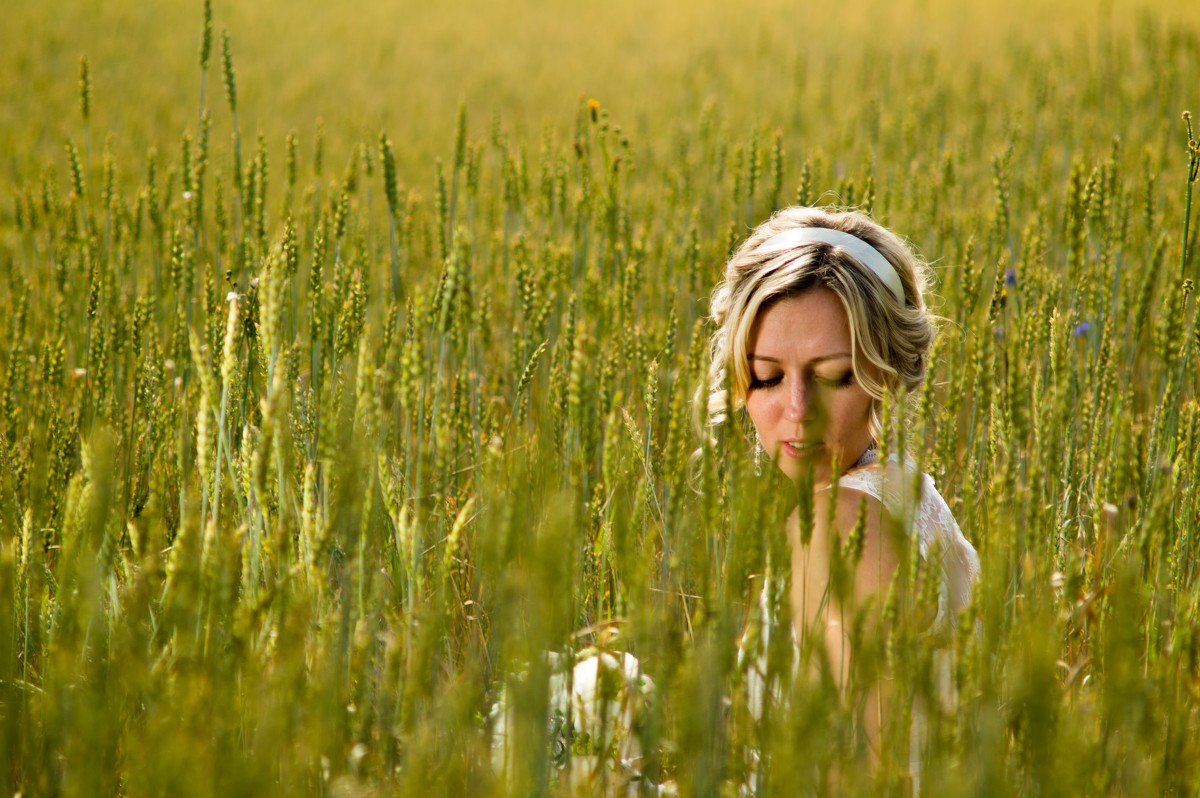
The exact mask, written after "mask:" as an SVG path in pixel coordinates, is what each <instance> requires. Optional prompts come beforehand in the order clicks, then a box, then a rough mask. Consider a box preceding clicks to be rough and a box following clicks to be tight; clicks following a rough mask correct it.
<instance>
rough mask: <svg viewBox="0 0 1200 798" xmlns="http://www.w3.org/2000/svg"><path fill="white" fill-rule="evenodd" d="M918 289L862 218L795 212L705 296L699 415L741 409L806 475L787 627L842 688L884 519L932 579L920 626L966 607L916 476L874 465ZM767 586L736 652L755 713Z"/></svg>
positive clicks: (913, 359) (922, 331) (923, 346)
mask: <svg viewBox="0 0 1200 798" xmlns="http://www.w3.org/2000/svg"><path fill="white" fill-rule="evenodd" d="M924 289H925V269H924V266H923V264H921V263H920V262H919V261H918V260H917V259H916V258H915V257H914V255H913V254H912V252H911V251H910V250H909V249H908V247H907V246H905V244H904V242H903V241H901V240H900V239H899V238H898V237H897V236H896V235H895V234H893V233H892V232H890V231H888V230H887V229H885V228H883V227H881V226H880V225H878V224H876V223H875V222H873V221H872V220H871V219H869V218H868V217H866V216H865V215H863V214H861V213H856V212H830V211H825V210H821V209H817V208H799V207H797V208H788V209H785V210H782V211H780V212H778V213H776V214H775V215H774V216H773V217H772V218H771V219H769V220H768V221H767V222H765V223H763V224H762V225H760V226H759V227H758V228H757V229H756V230H755V231H754V232H753V233H752V234H751V235H750V237H749V238H748V239H747V240H746V241H745V243H743V244H742V245H741V246H740V247H739V248H738V250H737V251H736V252H735V253H734V255H733V257H732V258H731V259H730V260H729V263H728V264H727V265H726V268H725V274H724V279H723V280H722V282H721V284H720V285H719V286H718V287H717V289H716V291H715V292H714V294H713V299H712V307H711V313H712V319H713V321H714V322H715V323H716V326H717V331H716V333H715V335H714V337H713V344H712V355H713V357H712V364H711V367H710V371H709V385H708V396H707V401H706V407H707V417H708V423H709V424H710V425H714V426H715V425H717V424H720V423H722V422H723V421H724V415H725V413H726V412H727V411H726V408H729V407H732V408H733V409H734V411H735V412H740V411H741V410H744V411H745V413H746V414H747V415H748V416H749V420H750V422H751V423H752V425H753V428H754V432H755V435H756V437H757V442H756V447H757V449H758V451H759V452H760V454H761V455H763V456H766V457H769V458H770V459H771V460H772V461H773V462H774V463H776V465H777V466H778V467H779V469H780V470H781V471H782V472H783V473H784V474H785V475H787V477H789V478H790V479H791V480H792V481H793V482H795V483H797V484H798V485H800V486H807V485H810V484H811V486H812V490H813V512H812V517H811V526H810V525H809V523H808V522H805V523H803V524H802V523H801V520H800V518H799V513H798V512H796V511H793V512H792V513H791V515H790V516H789V518H788V522H787V536H788V541H789V543H790V545H791V552H792V562H791V582H792V590H791V596H790V602H791V609H792V618H793V623H794V629H793V631H794V634H795V638H796V640H797V641H798V642H800V643H801V644H802V645H803V644H805V643H812V644H816V645H818V646H821V645H823V646H824V651H825V654H826V657H825V659H824V662H826V663H828V668H829V670H830V671H831V672H832V675H833V677H834V678H835V679H836V681H837V682H838V683H839V684H842V685H845V684H846V682H847V680H848V679H849V676H850V674H851V669H852V667H853V663H854V652H853V651H852V650H851V647H850V634H849V632H848V631H847V630H848V628H849V626H850V619H852V618H854V617H855V615H856V613H858V612H859V611H860V609H863V608H865V609H866V611H867V616H866V617H867V618H868V624H873V625H874V627H875V629H876V630H878V629H880V628H881V626H882V624H883V617H882V607H883V604H884V597H885V596H886V595H887V593H888V590H889V588H890V586H891V584H892V580H893V577H894V576H895V575H896V572H897V566H898V564H899V563H900V561H901V559H902V555H903V552H902V551H901V548H902V547H903V546H904V545H905V544H904V540H905V539H904V538H903V537H902V536H901V537H898V536H897V535H895V534H892V530H895V529H901V530H905V531H908V532H909V533H910V537H909V538H908V539H909V540H912V541H914V542H915V543H916V544H917V553H918V555H919V556H920V557H921V558H922V561H923V562H922V565H923V566H925V568H924V569H923V570H924V571H925V572H926V573H928V574H929V576H928V577H927V578H936V579H937V580H938V608H937V613H936V618H935V619H934V621H933V622H932V627H933V628H935V629H936V628H939V627H944V626H945V625H947V624H948V623H949V622H950V621H951V619H953V618H955V617H956V616H957V613H958V611H959V610H960V609H962V608H963V607H964V606H965V605H966V604H967V603H968V602H969V600H970V596H971V589H972V585H973V583H974V581H975V579H976V578H977V575H978V573H979V558H978V556H977V554H976V553H975V550H974V548H972V546H971V544H970V543H969V542H968V541H967V540H966V539H965V538H964V537H963V536H962V533H961V532H960V530H959V528H958V525H957V524H956V523H955V521H954V518H953V516H952V515H951V513H950V510H949V508H948V507H947V506H946V503H945V501H944V500H943V499H942V497H941V495H940V494H939V493H938V492H937V489H936V488H935V487H934V484H933V481H932V480H931V479H930V477H929V476H928V475H926V474H917V473H915V469H914V468H913V467H912V465H911V463H910V462H908V461H907V460H904V461H902V460H901V459H900V458H895V457H893V458H890V460H889V462H887V463H879V462H878V454H877V452H878V443H879V441H880V438H881V435H882V423H881V416H882V407H883V400H884V396H885V394H890V395H892V396H900V395H905V394H911V393H912V392H913V391H915V390H916V389H917V388H918V387H919V386H920V385H921V383H922V381H923V380H924V378H925V373H926V369H927V367H928V356H929V349H930V346H931V344H932V342H933V338H934V332H935V331H934V327H933V320H932V317H931V316H930V314H929V312H928V311H927V309H926V306H925V302H924V298H923V292H924ZM727 392H731V395H727ZM839 473H840V476H838V475H839ZM810 479H811V482H809V480H810ZM835 482H836V486H837V487H836V490H834V489H833V485H834V483H835ZM918 485H919V491H918V490H914V488H916V487H917V486H918ZM860 507H863V508H865V513H864V514H863V515H862V518H863V520H864V521H865V524H863V525H861V526H859V518H860ZM856 526H859V529H858V531H857V533H856V532H855V528H856ZM802 527H804V528H802ZM851 544H853V545H851ZM847 548H851V549H854V550H855V551H856V552H858V553H859V556H858V560H857V562H858V564H857V567H856V568H855V569H854V572H853V576H852V577H851V578H850V580H849V584H844V583H842V585H841V587H840V588H839V585H838V584H837V580H831V578H830V563H831V557H832V556H833V553H834V552H835V551H845V550H846V549H847ZM914 589H915V588H914ZM766 596H767V591H766V590H764V596H763V602H762V603H763V610H764V612H763V618H762V620H763V621H764V623H763V628H762V630H761V634H755V635H750V636H749V637H752V638H753V639H754V640H756V641H757V642H758V646H759V650H757V651H743V652H742V654H743V660H744V661H745V662H746V663H747V664H748V665H749V668H750V672H749V674H748V687H749V694H750V702H751V709H752V711H754V712H755V714H756V715H759V714H760V713H761V706H762V703H761V702H762V699H763V684H764V683H763V682H762V678H763V676H764V674H763V673H762V672H761V667H762V664H763V663H764V662H765V660H764V659H763V657H762V652H763V650H765V645H764V641H765V639H766V635H767V634H769V631H770V625H771V624H770V619H771V618H772V617H773V615H774V614H773V613H772V612H771V611H770V609H771V608H770V606H769V602H768V601H767V598H766ZM881 693H882V688H881V687H879V686H878V685H876V688H875V689H873V690H871V691H869V692H868V695H867V698H866V704H865V706H863V707H862V711H861V715H860V717H861V721H862V728H863V730H864V732H865V734H866V738H867V742H868V744H869V745H870V746H871V747H872V748H873V749H875V748H876V746H877V745H878V739H879V734H880V731H881V724H883V723H884V722H886V718H885V715H884V711H883V704H884V702H883V701H882V700H881V698H882V695H881ZM755 704H757V706H755Z"/></svg>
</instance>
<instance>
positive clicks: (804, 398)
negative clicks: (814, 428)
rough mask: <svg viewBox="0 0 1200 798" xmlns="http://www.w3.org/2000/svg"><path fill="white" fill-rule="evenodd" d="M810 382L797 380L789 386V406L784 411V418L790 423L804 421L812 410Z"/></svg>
mask: <svg viewBox="0 0 1200 798" xmlns="http://www.w3.org/2000/svg"><path fill="white" fill-rule="evenodd" d="M809 387H810V386H809V385H808V380H805V379H803V378H797V379H794V380H790V381H789V384H788V396H787V406H786V407H785V408H784V409H783V417H784V418H785V419H787V420H788V421H795V422H799V421H803V420H804V419H805V418H807V417H808V416H809V413H810V411H811V410H812V407H811V403H812V397H811V395H810V393H809Z"/></svg>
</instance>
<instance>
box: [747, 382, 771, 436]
mask: <svg viewBox="0 0 1200 798" xmlns="http://www.w3.org/2000/svg"><path fill="white" fill-rule="evenodd" d="M771 408H772V406H771V401H770V399H769V398H768V397H766V396H765V395H764V394H762V393H761V392H760V393H754V394H751V395H750V396H748V397H747V398H746V414H747V415H748V416H750V422H751V423H752V424H754V428H755V430H756V431H758V432H762V430H763V427H764V426H766V425H768V424H769V423H770V420H771V414H772V409H771Z"/></svg>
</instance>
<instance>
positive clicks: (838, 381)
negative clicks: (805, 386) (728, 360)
mask: <svg viewBox="0 0 1200 798" xmlns="http://www.w3.org/2000/svg"><path fill="white" fill-rule="evenodd" d="M782 381H783V377H782V376H778V377H768V378H766V379H759V378H757V377H755V376H754V375H751V376H750V390H752V391H753V390H757V389H766V388H774V387H775V386H776V385H779V384H780V383H781V382H782ZM817 382H818V383H820V384H821V385H827V386H829V387H830V388H835V389H836V388H849V387H850V386H851V385H853V384H854V372H853V371H847V372H846V373H845V374H844V375H842V376H841V377H835V378H832V379H824V378H822V377H817Z"/></svg>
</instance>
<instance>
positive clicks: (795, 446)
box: [779, 440, 821, 460]
mask: <svg viewBox="0 0 1200 798" xmlns="http://www.w3.org/2000/svg"><path fill="white" fill-rule="evenodd" d="M820 445H821V444H820V443H816V442H813V441H801V440H794V441H782V442H780V444H779V448H780V450H781V451H782V452H783V453H784V454H785V455H787V456H788V457H791V458H794V459H797V460H798V459H800V458H801V457H803V456H805V455H806V454H808V453H809V452H811V451H812V450H813V449H816V448H817V447H818V446H820Z"/></svg>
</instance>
